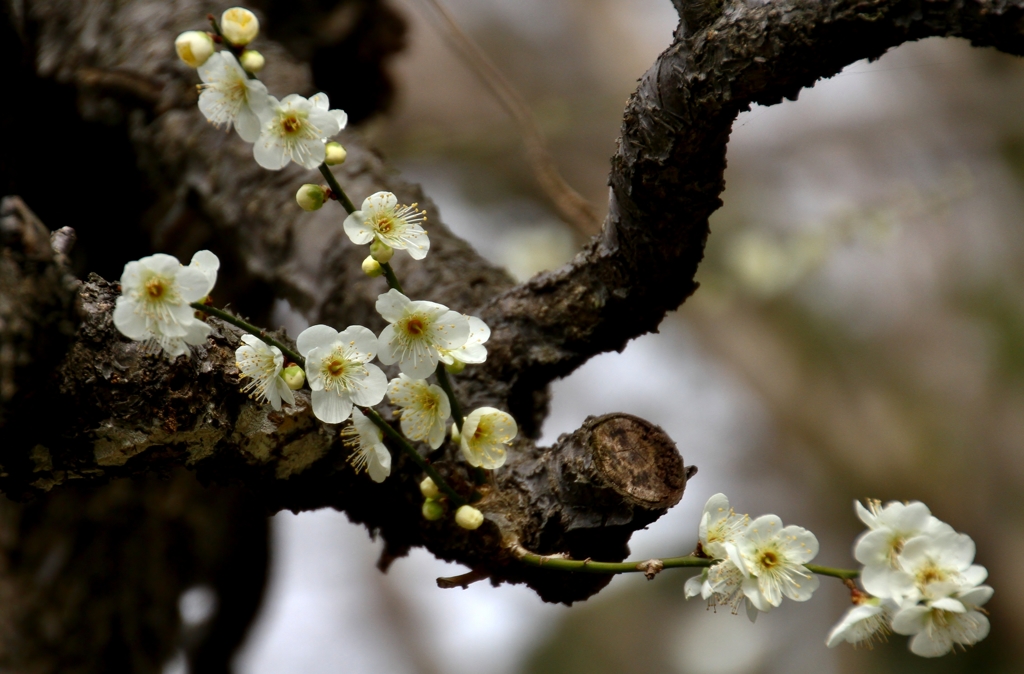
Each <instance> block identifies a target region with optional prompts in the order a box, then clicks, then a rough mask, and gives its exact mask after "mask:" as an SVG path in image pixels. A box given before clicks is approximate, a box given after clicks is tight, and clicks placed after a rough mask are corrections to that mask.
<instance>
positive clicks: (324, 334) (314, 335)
mask: <svg viewBox="0 0 1024 674" xmlns="http://www.w3.org/2000/svg"><path fill="white" fill-rule="evenodd" d="M337 341H338V331H337V330H335V329H334V328H332V327H331V326H329V325H311V326H309V327H308V328H306V329H305V330H303V331H302V332H300V333H299V336H298V338H297V339H296V340H295V348H296V349H298V351H299V354H301V355H302V356H303V357H306V356H308V355H309V352H310V351H312V350H313V349H315V348H317V347H320V348H324V349H330V348H331V347H333V346H334V343H335V342H337Z"/></svg>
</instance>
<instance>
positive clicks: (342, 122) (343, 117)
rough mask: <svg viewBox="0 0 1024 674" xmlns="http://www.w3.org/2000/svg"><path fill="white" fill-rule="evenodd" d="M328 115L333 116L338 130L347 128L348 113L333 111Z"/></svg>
mask: <svg viewBox="0 0 1024 674" xmlns="http://www.w3.org/2000/svg"><path fill="white" fill-rule="evenodd" d="M330 113H331V114H332V115H334V121H335V122H337V123H338V130H339V131H340V130H342V129H344V128H345V127H346V126H348V113H347V112H345V111H344V110H338V109H334V110H331V111H330Z"/></svg>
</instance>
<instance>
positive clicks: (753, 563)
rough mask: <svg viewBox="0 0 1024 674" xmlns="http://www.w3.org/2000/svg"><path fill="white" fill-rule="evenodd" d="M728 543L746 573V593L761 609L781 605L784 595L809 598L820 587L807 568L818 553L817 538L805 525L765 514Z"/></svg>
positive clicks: (738, 564) (796, 598) (744, 577)
mask: <svg viewBox="0 0 1024 674" xmlns="http://www.w3.org/2000/svg"><path fill="white" fill-rule="evenodd" d="M725 545H726V549H727V550H728V551H729V559H730V560H732V562H733V563H734V564H735V565H736V566H737V567H738V568H739V570H740V571H741V572H742V573H743V594H744V595H745V596H746V598H747V601H749V602H750V603H752V604H753V605H754V607H755V608H757V609H758V610H759V611H768V610H770V608H771V607H773V606H778V605H780V604H781V603H782V598H783V597H788V598H789V599H792V600H793V601H807V600H808V599H810V598H811V594H812V593H813V592H814V591H815V590H816V589H818V578H817V577H816V576H815V575H814V574H813V573H811V572H810V571H808V570H807V568H806V567H804V564H806V563H807V562H809V561H811V560H812V559H814V557H815V555H817V554H818V539H817V538H815V536H814V534H812V533H811V532H810V531H808V530H807V529H804V528H803V527H798V526H793V525H790V526H788V527H783V526H782V520H781V519H779V518H778V517H777V516H775V515H762V516H761V517H758V518H757V519H755V520H753V521H752V522H751V523H750V524H749V525H747V527H746V529H745V530H744V531H743V533H742V534H741V535H740V536H738V537H737V538H736V540H735V541H734V542H732V543H726V544H725Z"/></svg>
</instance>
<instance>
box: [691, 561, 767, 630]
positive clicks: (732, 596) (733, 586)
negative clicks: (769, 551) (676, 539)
mask: <svg viewBox="0 0 1024 674" xmlns="http://www.w3.org/2000/svg"><path fill="white" fill-rule="evenodd" d="M743 581H744V576H743V572H741V571H740V570H739V569H738V568H737V567H736V565H735V564H733V563H732V561H731V560H728V559H723V560H721V561H719V562H718V563H717V564H714V565H712V566H711V567H709V568H706V569H704V570H703V571H702V572H701V574H700V575H699V576H694V577H692V578H690V579H688V580H687V581H686V585H685V586H684V590H685V592H686V598H687V599H689V598H691V597H696V596H697V595H700V596H701V597H702V598H704V599H706V600H707V602H708V606H709V607H717V606H728V607H729V608H730V610H731V611H732V613H733V615H735V614H737V613H739V612H740V605H741V604H746V613H747V618H749V619H750V622H754V621H755V620H757V614H758V613H760V611H759V610H758V609H757V607H756V606H754V604H753V603H752V602H750V601H747V598H746V595H744V593H743ZM770 609H771V607H770V606H769V607H767V608H766V609H765V610H766V611H767V610H770Z"/></svg>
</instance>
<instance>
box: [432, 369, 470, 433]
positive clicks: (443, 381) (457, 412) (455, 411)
mask: <svg viewBox="0 0 1024 674" xmlns="http://www.w3.org/2000/svg"><path fill="white" fill-rule="evenodd" d="M435 374H436V375H437V384H438V386H440V387H441V390H442V391H444V394H445V395H446V396H448V402H450V403H451V404H452V416H453V417H455V427H456V428H458V429H459V431H460V432H461V431H462V422H463V421H465V420H466V416H465V415H464V414H463V413H462V405H460V404H459V400H458V398H456V397H455V391H453V390H452V382H451V380H450V379H448V371H447V370H445V369H444V363H438V364H437V372H435Z"/></svg>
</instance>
